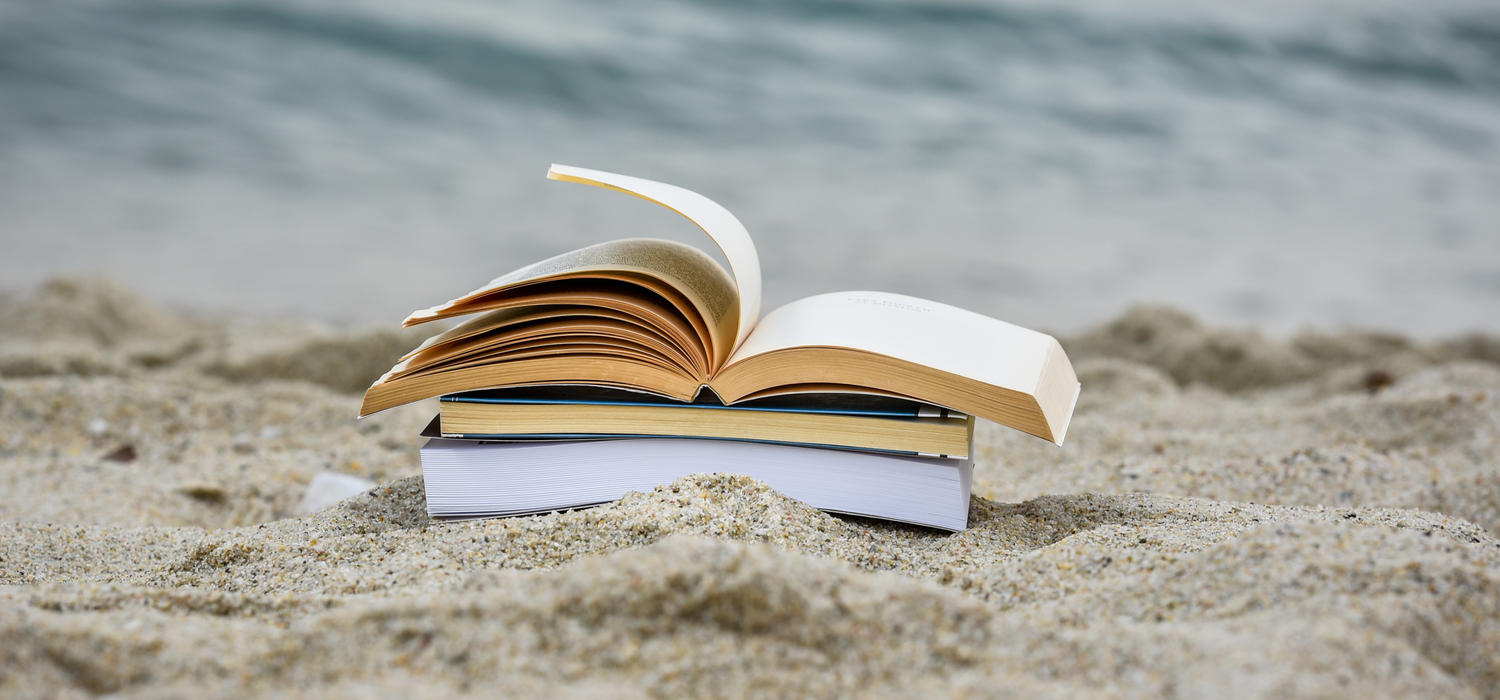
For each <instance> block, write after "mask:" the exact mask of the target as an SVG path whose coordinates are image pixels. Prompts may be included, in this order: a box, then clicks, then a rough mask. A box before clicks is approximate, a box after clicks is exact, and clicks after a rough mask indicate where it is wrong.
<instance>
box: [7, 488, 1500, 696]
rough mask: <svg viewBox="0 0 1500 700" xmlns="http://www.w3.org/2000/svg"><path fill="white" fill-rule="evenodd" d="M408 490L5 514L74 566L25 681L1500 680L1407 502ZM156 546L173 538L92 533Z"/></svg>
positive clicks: (1231, 686)
mask: <svg viewBox="0 0 1500 700" xmlns="http://www.w3.org/2000/svg"><path fill="white" fill-rule="evenodd" d="M420 502H421V492H420V489H419V488H417V487H416V481H415V480H407V481H404V482H400V483H399V484H397V485H395V486H392V487H389V488H385V489H381V490H379V491H377V492H376V493H372V494H369V495H367V496H365V497H361V498H360V499H357V500H356V501H354V502H351V503H347V504H345V505H343V506H340V507H338V508H335V509H331V510H330V511H327V512H325V513H323V514H320V515H318V516H314V517H311V518H307V519H304V520H301V521H283V522H279V523H273V524H269V525H264V526H256V527H250V528H243V529H239V530H232V531H225V532H222V533H218V534H214V533H204V532H202V531H191V530H188V531H174V530H159V529H156V530H139V529H113V528H65V529H61V530H59V529H49V528H42V527H29V528H13V529H12V530H11V531H10V532H8V533H6V535H7V536H6V537H5V538H4V541H5V545H3V547H4V548H3V550H0V551H3V553H4V556H5V557H6V559H7V560H8V561H9V560H13V558H14V557H18V556H19V557H21V558H22V559H23V560H24V559H26V558H27V556H26V552H27V550H28V549H30V548H38V547H45V548H47V549H48V550H49V551H52V552H54V554H55V556H57V557H58V558H59V559H61V560H64V561H72V562H76V565H75V566H74V567H72V568H67V569H64V570H57V569H54V570H51V571H48V572H46V573H45V576H44V577H41V578H40V580H41V581H45V583H40V582H39V581H38V578H33V576H35V574H33V575H32V576H25V575H23V576H21V577H19V578H18V577H17V575H16V574H14V573H13V574H10V575H9V580H7V583H30V584H33V585H30V586H25V587H11V588H8V589H5V593H4V594H3V595H0V600H3V601H6V602H5V604H4V605H3V606H0V642H3V644H0V648H5V649H9V650H12V651H11V652H8V653H9V654H10V656H11V658H10V659H7V660H6V665H7V670H10V671H12V672H13V675H11V676H10V677H11V679H12V681H11V682H12V683H13V684H14V685H13V686H12V688H13V689H26V688H38V687H44V686H43V685H42V684H45V683H63V684H65V685H66V686H68V687H73V688H76V689H81V690H87V691H92V692H117V691H122V690H124V691H130V690H138V691H144V690H146V689H148V688H160V687H169V688H170V687H174V686H176V687H191V688H206V689H213V688H216V687H217V688H220V689H228V688H231V687H232V688H234V689H235V690H241V689H243V686H242V685H241V684H248V686H249V687H250V688H252V689H256V690H260V691H263V692H281V691H284V690H301V691H315V690H318V689H320V688H327V687H329V686H330V685H332V686H333V687H341V685H340V684H352V683H369V684H375V685H376V686H377V687H381V686H386V684H387V683H391V684H393V685H392V686H389V687H402V684H403V683H406V682H408V681H410V680H411V677H413V676H416V677H420V678H422V679H423V683H426V684H431V685H432V686H433V687H434V688H437V689H462V688H474V687H490V685H491V684H498V685H499V687H507V685H510V686H511V687H518V688H529V687H537V686H539V685H542V684H554V683H560V684H564V685H566V684H582V687H593V685H592V684H598V683H601V682H606V683H612V684H613V683H620V684H623V685H624V687H626V688H631V689H635V690H641V691H646V692H648V693H651V694H679V693H693V694H740V693H743V692H752V693H757V694H763V695H780V694H784V693H809V692H811V693H817V694H834V693H859V692H869V691H874V690H880V691H884V692H894V693H901V692H919V691H921V690H923V689H928V690H930V689H935V688H938V687H942V684H946V683H949V682H958V683H960V684H962V685H966V686H968V687H970V688H972V689H983V690H984V691H985V692H986V693H991V692H1017V691H1032V692H1037V691H1040V692H1048V693H1049V694H1073V693H1077V692H1084V693H1088V692H1099V693H1108V694H1115V693H1120V692H1124V693H1126V694H1131V695H1155V694H1159V693H1164V692H1170V691H1174V690H1175V691H1177V692H1183V691H1187V692H1191V693H1194V694H1198V693H1210V694H1226V693H1228V694H1268V693H1275V692H1289V691H1294V692H1299V693H1311V694H1320V693H1349V692H1379V693H1390V692H1422V693H1424V694H1454V695H1463V694H1467V693H1469V692H1472V691H1473V689H1480V688H1487V687H1493V686H1492V683H1493V682H1494V681H1495V680H1497V678H1500V675H1497V674H1500V664H1497V663H1496V661H1495V659H1497V658H1500V608H1497V606H1500V596H1497V593H1500V587H1497V586H1500V582H1497V580H1496V578H1495V576H1494V574H1493V572H1494V571H1495V570H1497V565H1500V543H1497V542H1496V540H1494V539H1493V538H1492V537H1490V536H1489V535H1487V534H1486V533H1485V532H1483V531H1482V530H1481V529H1479V528H1477V527H1475V526H1473V525H1470V524H1467V523H1464V522H1462V521H1456V520H1450V519H1448V518H1444V517H1442V516H1437V515H1432V514H1426V513H1421V512H1416V511H1402V510H1378V509H1349V510H1340V511H1331V510H1324V509H1313V508H1296V507H1277V506H1255V505H1250V504H1240V505H1232V504H1223V503H1214V502H1210V501H1204V500H1199V499H1180V498H1168V497H1162V496H1152V495H1147V494H1131V495H1118V496H1105V495H1082V496H1068V497H1047V498H1042V499H1037V500H1033V501H1029V502H1026V503H1021V504H1016V505H1009V506H1007V505H1001V504H993V503H987V502H982V501H981V502H976V504H975V505H976V507H975V514H976V522H975V524H974V528H973V529H971V530H970V531H969V532H966V533H963V534H961V535H958V536H946V535H942V534H939V533H934V532H930V531H923V530H916V529H911V528H895V527H880V526H876V525H874V524H873V523H868V522H863V521H846V520H841V519H837V518H834V517H832V516H828V515H826V514H822V513H820V512H817V511H814V510H811V509H809V508H806V507H805V506H802V505H800V504H798V503H796V502H794V501H791V500H789V499H786V498H785V497H782V496H779V495H778V494H776V493H775V492H774V491H771V490H770V489H768V488H766V487H765V486H764V485H761V484H759V483H756V482H754V481H751V480H748V479H744V478H742V477H725V476H702V477H690V478H687V479H682V480H679V481H678V482H676V483H674V484H672V485H670V486H666V487H662V488H658V489H656V490H655V491H653V492H652V493H649V494H637V495H633V496H632V497H630V498H628V499H626V500H625V501H622V502H621V503H619V504H615V505H611V506H605V507H602V508H597V509H592V510H587V511H579V512H571V513H560V514H553V515H548V516H540V517H533V518H526V519H518V520H502V521H481V522H473V523H458V524H445V525H430V524H428V523H425V522H421V521H420V520H419V519H417V518H414V517H412V515H411V514H412V513H413V512H414V511H415V509H416V507H417V506H418V504H420ZM147 546H149V547H150V548H151V550H152V551H155V552H160V553H167V556H157V557H154V558H152V559H151V560H138V561H134V562H125V561H123V560H122V559H121V558H120V557H108V556H105V557H103V558H102V559H100V558H99V554H100V552H106V551H140V550H141V549H143V548H145V547H147ZM1374 553H1379V556H1372V554H1374ZM597 554H604V555H606V556H589V555H597ZM31 558H34V557H31ZM90 560H98V561H102V562H107V563H106V564H104V565H103V566H101V564H99V563H98V561H96V562H95V563H92V564H88V563H86V562H88V561H90ZM102 569H107V570H108V574H107V576H105V577H104V578H106V579H107V580H108V582H105V583H100V582H98V581H97V578H98V575H99V573H100V572H101V570H102ZM538 569H540V570H543V571H536V570H538ZM924 579H925V580H924ZM1226 671H1228V672H1227V673H1226ZM225 678H231V679H235V680H234V681H232V682H229V681H225V680H224V679H225Z"/></svg>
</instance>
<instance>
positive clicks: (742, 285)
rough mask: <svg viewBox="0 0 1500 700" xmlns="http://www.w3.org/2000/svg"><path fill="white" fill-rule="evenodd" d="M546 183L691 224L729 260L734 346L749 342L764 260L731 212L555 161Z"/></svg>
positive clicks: (661, 187)
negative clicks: (599, 191)
mask: <svg viewBox="0 0 1500 700" xmlns="http://www.w3.org/2000/svg"><path fill="white" fill-rule="evenodd" d="M547 179H549V180H557V181H560V182H576V183H579V184H583V185H593V186H595V187H603V188H605V189H610V190H616V191H619V192H624V193H625V194H628V195H631V196H634V197H639V198H641V199H644V200H646V201H648V202H652V203H654V204H658V205H660V206H663V207H666V208H667V209H671V210H672V211H674V212H677V213H678V214H680V215H682V216H683V217H684V218H686V219H687V220H688V221H691V222H693V225H695V226H697V227H698V228H699V229H700V230H702V231H703V233H705V234H707V235H708V237H709V239H710V240H712V241H713V242H714V244H715V245H717V246H718V247H719V250H721V251H723V253H724V257H725V258H726V259H727V260H729V274H730V276H731V277H733V278H734V283H735V288H736V290H737V291H738V292H739V299H738V308H737V310H738V312H739V319H738V325H737V329H736V332H735V338H734V346H735V347H736V348H738V347H739V346H740V345H742V344H743V343H744V342H745V338H746V337H747V336H749V335H750V331H751V329H753V328H754V327H755V324H756V322H757V321H758V320H759V319H760V302H761V277H760V256H759V255H758V254H757V253H756V252H755V243H754V241H751V240H750V232H749V231H747V230H745V225H744V224H742V223H740V220H739V219H737V218H735V216H734V214H731V213H729V210H728V209H725V208H724V207H723V206H722V205H720V204H719V203H718V202H715V201H713V200H712V199H709V198H707V197H705V196H703V195H701V194H698V193H697V192H694V191H692V190H689V189H685V188H682V187H678V186H676V185H669V184H667V183H665V182H657V181H655V180H647V179H644V178H639V177H631V176H629V175H620V174H617V173H611V172H605V171H603V170H590V169H588V168H579V167H574V166H571V165H561V164H558V163H553V164H552V167H550V168H548V170H547Z"/></svg>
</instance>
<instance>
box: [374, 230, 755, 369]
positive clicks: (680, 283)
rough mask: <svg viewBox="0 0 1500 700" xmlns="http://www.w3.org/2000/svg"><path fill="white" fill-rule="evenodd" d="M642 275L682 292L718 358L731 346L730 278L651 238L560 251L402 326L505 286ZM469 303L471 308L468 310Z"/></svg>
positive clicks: (478, 300) (463, 308) (458, 308)
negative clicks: (705, 327) (696, 313)
mask: <svg viewBox="0 0 1500 700" xmlns="http://www.w3.org/2000/svg"><path fill="white" fill-rule="evenodd" d="M629 275H642V276H646V277H651V278H655V279H659V280H662V281H663V282H665V283H666V284H667V285H668V286H670V287H671V288H672V289H675V290H678V292H679V293H681V294H682V295H684V296H686V297H687V299H688V301H689V303H691V304H692V305H693V306H694V308H696V309H697V311H698V313H699V314H700V315H701V316H702V317H703V319H704V322H705V323H707V325H708V330H709V332H710V334H711V335H712V337H711V338H710V339H709V340H710V341H711V342H710V343H709V345H711V346H712V347H711V348H705V349H708V350H711V351H712V355H711V356H713V357H714V358H715V361H716V362H715V364H717V361H719V360H722V359H723V358H724V357H726V356H727V355H728V354H729V350H730V349H731V348H733V347H734V345H733V343H734V342H737V341H735V340H734V339H735V338H736V336H735V335H734V332H735V329H736V328H737V327H738V324H739V321H738V318H737V317H736V316H735V314H736V313H737V307H738V304H739V302H738V300H737V299H736V297H735V293H736V292H735V287H734V280H733V279H731V278H730V276H729V275H728V274H726V273H725V272H724V268H722V267H719V264H718V263H717V262H714V259H713V258H711V257H709V256H708V254H707V253H704V252H703V251H701V250H698V249H697V248H694V247H692V246H690V245H687V244H686V243H678V242H676V241H665V240H659V239H655V238H625V239H620V240H615V241H608V242H605V243H599V244H597V245H591V246H589V247H587V248H581V249H579V250H574V251H570V252H567V253H563V254H562V255H558V256H555V257H552V258H548V259H546V260H543V261H541V262H538V263H533V264H531V265H527V266H526V267H523V268H521V269H519V270H516V271H514V272H510V273H507V274H505V275H502V276H500V277H497V278H495V279H493V280H491V281H490V282H489V284H486V285H485V286H483V287H480V288H479V289H476V290H474V291H472V292H469V293H468V294H465V295H463V296H461V297H459V298H457V299H452V300H449V301H448V302H446V303H443V304H439V305H437V306H434V307H431V308H427V309H423V310H421V311H415V312H413V313H412V314H411V315H410V316H408V317H407V319H406V321H405V323H404V324H403V325H407V326H412V325H416V324H419V323H425V322H427V321H434V320H437V319H441V318H445V317H447V316H453V315H458V314H463V313H473V312H476V311H482V310H485V309H487V308H493V307H492V306H490V307H487V306H485V305H484V304H483V300H484V298H485V297H488V296H491V295H497V294H502V293H503V292H504V291H505V290H506V289H507V288H510V287H516V286H519V285H525V284H530V283H532V282H540V281H545V280H554V279H566V278H570V277H597V278H605V279H629ZM471 307H472V308H471Z"/></svg>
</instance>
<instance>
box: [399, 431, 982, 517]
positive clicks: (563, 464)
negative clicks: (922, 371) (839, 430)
mask: <svg viewBox="0 0 1500 700" xmlns="http://www.w3.org/2000/svg"><path fill="white" fill-rule="evenodd" d="M702 472H723V473H731V474H744V475H747V476H750V477H754V478H756V479H759V480H761V481H764V482H766V484H768V485H770V486H771V487H772V488H774V489H776V490H778V491H780V492H782V493H784V494H786V495H788V496H790V497H792V498H795V499H797V500H799V501H802V502H804V503H807V504H808V505H811V506H813V507H815V508H821V509H823V510H828V511H833V512H837V513H848V514H851V515H864V516H869V517H875V518H883V519H886V520H895V521H899V522H905V523H912V524H916V525H925V526H928V527H934V528H939V529H943V530H953V531H957V530H962V529H964V528H965V527H967V525H968V514H969V490H970V486H971V481H972V478H973V463H972V462H970V461H969V460H966V459H923V458H917V457H906V456H900V455H891V454H883V453H879V452H861V451H851V450H827V449H817V448H809V447H793V446H787V445H774V444H765V443H757V442H733V441H719V440H674V439H629V440H591V441H578V442H531V443H528V442H504V443H490V442H481V441H474V440H444V439H433V440H429V441H427V444H426V445H425V446H424V447H423V448H422V479H423V482H424V483H425V485H426V489H427V512H428V514H429V515H431V516H432V517H435V518H480V517H491V516H501V515H522V514H526V513H541V512H548V511H553V510H561V509H568V508H576V507H580V506H587V505H594V504H598V503H605V502H609V501H614V500H618V499H619V498H621V497H622V496H624V495H625V494H626V493H628V492H630V491H650V490H651V489H652V488H654V487H656V486H658V485H661V484H667V483H671V482H672V481H673V480H675V479H677V478H679V477H683V476H687V475H689V474H696V473H702Z"/></svg>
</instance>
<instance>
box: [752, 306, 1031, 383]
mask: <svg viewBox="0 0 1500 700" xmlns="http://www.w3.org/2000/svg"><path fill="white" fill-rule="evenodd" d="M1056 344H1057V341H1056V340H1055V339H1053V338H1052V336H1050V335H1047V334H1045V333H1040V332H1037V331H1033V330H1029V329H1026V328H1022V327H1020V326H1017V325H1013V324H1009V323H1006V322H1004V321H1000V320H997V319H993V318H990V317H988V316H984V315H981V314H976V313H974V312H972V311H965V310H963V309H960V308H958V307H956V306H949V305H947V304H940V303H938V302H935V301H927V300H926V299H918V298H916V297H909V296H905V295H902V294H891V293H888V292H832V293H829V294H819V295H817V296H811V297H807V298H806V299H799V300H797V301H794V302H792V303H790V304H787V305H786V306H783V307H781V308H779V309H776V310H775V311H772V312H771V313H769V314H767V315H766V317H765V318H764V319H761V322H760V323H759V324H757V325H756V327H755V333H754V334H753V335H752V336H750V339H749V340H747V341H746V342H745V344H744V345H741V346H740V348H739V349H738V350H736V351H735V353H734V355H733V356H731V357H730V358H729V364H734V363H735V362H738V361H739V360H742V359H745V358H747V357H751V356H753V355H758V354H761V353H765V352H770V351H773V350H783V349H787V348H795V347H835V348H850V349H853V350H863V351H866V352H873V353H877V354H880V355H886V356H888V357H894V358H896V359H898V360H905V361H907V362H912V363H915V364H918V365H924V366H927V367H931V368H933V369H937V370H942V371H944V372H948V373H950V374H957V375H960V376H963V377H969V378H971V379H975V380H978V381H981V382H984V383H986V384H990V385H993V386H997V387H1003V388H1006V389H1012V390H1015V391H1019V392H1022V393H1025V394H1034V393H1035V392H1036V389H1037V380H1038V379H1039V378H1040V377H1041V376H1042V370H1043V367H1044V365H1045V363H1046V361H1047V355H1048V353H1049V351H1050V350H1051V349H1052V347H1053V346H1055V345H1056Z"/></svg>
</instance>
